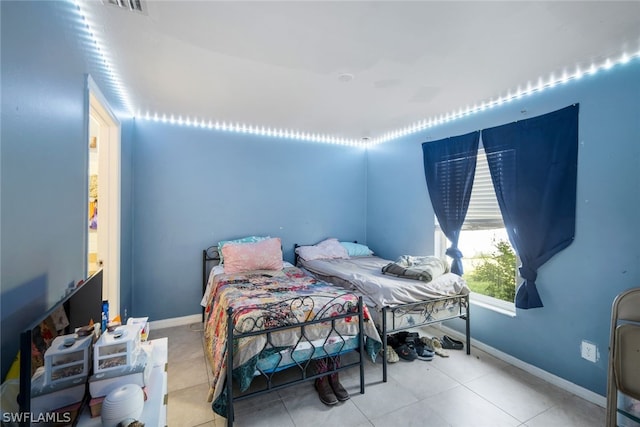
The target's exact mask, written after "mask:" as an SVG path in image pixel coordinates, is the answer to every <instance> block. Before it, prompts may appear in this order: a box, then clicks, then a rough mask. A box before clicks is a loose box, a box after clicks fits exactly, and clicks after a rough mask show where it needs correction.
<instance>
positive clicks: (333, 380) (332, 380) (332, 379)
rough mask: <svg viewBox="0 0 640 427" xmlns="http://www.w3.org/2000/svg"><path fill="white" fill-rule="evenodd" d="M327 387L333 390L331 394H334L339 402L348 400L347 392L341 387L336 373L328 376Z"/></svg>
mask: <svg viewBox="0 0 640 427" xmlns="http://www.w3.org/2000/svg"><path fill="white" fill-rule="evenodd" d="M329 385H330V386H331V389H332V390H333V393H334V394H335V396H336V398H337V399H338V400H339V401H340V402H344V401H345V400H349V392H348V391H347V390H345V388H344V387H342V384H340V379H339V378H338V373H337V372H334V373H333V374H331V375H329Z"/></svg>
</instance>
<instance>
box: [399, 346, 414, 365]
mask: <svg viewBox="0 0 640 427" xmlns="http://www.w3.org/2000/svg"><path fill="white" fill-rule="evenodd" d="M395 352H396V353H397V354H398V356H399V357H400V358H401V359H404V360H406V361H408V362H413V361H414V360H416V359H417V358H418V353H416V351H415V350H414V349H413V348H411V346H409V344H402V345H401V346H400V347H398V348H396V349H395Z"/></svg>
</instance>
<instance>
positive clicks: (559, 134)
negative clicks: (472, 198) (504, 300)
mask: <svg viewBox="0 0 640 427" xmlns="http://www.w3.org/2000/svg"><path fill="white" fill-rule="evenodd" d="M578 109H579V108H578V105H574V106H570V107H567V108H563V109H562V110H558V111H555V112H553V113H549V114H545V115H542V116H538V117H535V118H532V119H528V120H522V121H518V122H515V123H510V124H507V125H504V126H498V127H494V128H491V129H484V130H483V131H482V144H483V146H484V150H485V152H486V154H487V161H488V163H489V170H490V171H491V179H492V181H493V186H494V188H495V190H496V196H497V198H498V204H499V206H500V211H501V212H502V217H503V219H504V223H505V227H506V229H507V233H508V235H509V240H510V241H511V244H512V245H513V247H514V248H515V250H516V253H517V254H518V256H519V257H520V260H521V261H522V265H521V266H520V269H519V272H520V276H521V277H522V278H523V279H524V281H523V283H522V284H521V285H520V286H519V287H518V290H517V292H516V307H518V308H525V309H526V308H536V307H542V306H543V305H542V301H541V300H540V295H539V294H538V290H537V289H536V278H537V275H538V273H537V271H538V268H539V267H540V266H541V265H543V264H544V263H545V262H547V261H548V260H549V259H550V258H551V257H552V256H553V255H555V254H556V253H558V252H559V251H561V250H562V249H564V248H566V247H567V246H569V245H570V244H571V242H573V239H574V235H575V213H576V181H577V170H578Z"/></svg>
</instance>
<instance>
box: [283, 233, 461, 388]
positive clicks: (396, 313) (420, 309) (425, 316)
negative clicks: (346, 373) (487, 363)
mask: <svg viewBox="0 0 640 427" xmlns="http://www.w3.org/2000/svg"><path fill="white" fill-rule="evenodd" d="M354 243H357V242H354ZM299 246H302V245H299V244H297V243H296V244H295V245H294V250H293V253H294V257H295V258H294V259H295V265H296V266H297V265H298V253H297V252H296V249H297V248H298V247H299ZM312 274H313V273H312ZM443 301H450V302H451V303H457V304H458V313H457V314H455V315H451V316H445V317H440V318H436V317H434V316H435V314H436V313H438V311H440V304H441V303H442V302H443ZM469 308H470V307H469V295H454V296H445V297H442V298H432V299H428V300H424V301H416V302H412V303H406V304H400V305H393V306H385V307H382V309H381V310H379V311H380V313H381V314H380V315H381V317H382V319H381V322H382V324H381V325H377V326H378V331H379V332H380V335H381V336H382V381H383V382H387V364H388V360H387V352H386V348H387V335H388V334H392V333H395V332H399V331H404V330H407V329H412V328H416V327H420V326H426V325H430V324H433V323H439V322H443V321H445V320H452V319H464V320H465V323H466V325H465V338H466V347H467V348H466V352H467V355H469V354H471V323H470V311H469ZM370 309H375V310H377V309H376V308H373V307H370ZM387 313H391V314H392V315H393V317H392V321H391V325H388V324H387ZM417 313H419V314H420V317H421V319H422V321H420V322H418V323H412V324H411V325H406V326H398V325H396V320H397V321H398V322H399V320H401V319H402V318H403V317H404V316H406V315H409V314H411V315H413V316H415V315H416V314H417Z"/></svg>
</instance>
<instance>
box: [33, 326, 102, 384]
mask: <svg viewBox="0 0 640 427" xmlns="http://www.w3.org/2000/svg"><path fill="white" fill-rule="evenodd" d="M92 339H93V335H89V336H86V337H78V336H77V335H75V334H72V335H61V336H59V337H56V338H55V339H54V340H53V342H52V343H51V346H50V347H49V348H48V349H47V351H46V352H45V353H44V372H45V374H44V375H45V376H44V384H45V385H47V384H54V383H56V382H59V381H62V380H68V379H72V378H80V377H86V376H87V375H89V357H90V356H89V351H90V350H91V341H92Z"/></svg>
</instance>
